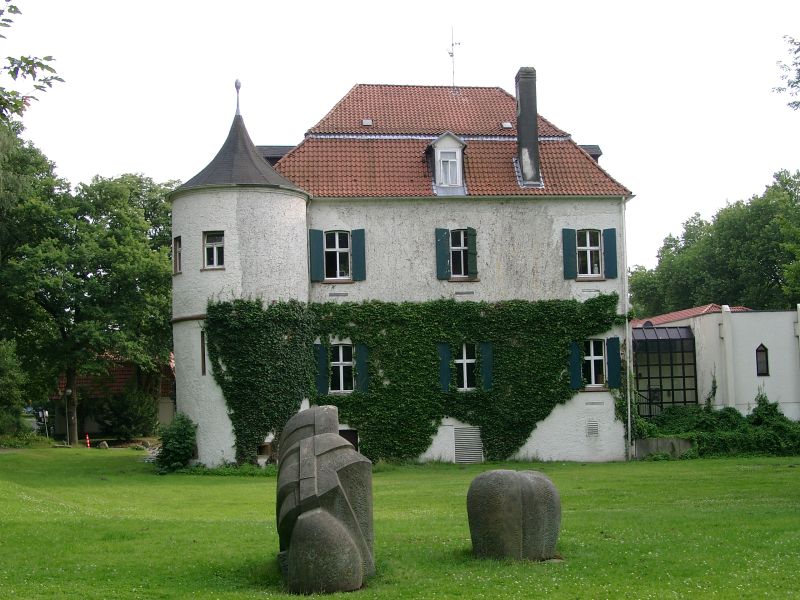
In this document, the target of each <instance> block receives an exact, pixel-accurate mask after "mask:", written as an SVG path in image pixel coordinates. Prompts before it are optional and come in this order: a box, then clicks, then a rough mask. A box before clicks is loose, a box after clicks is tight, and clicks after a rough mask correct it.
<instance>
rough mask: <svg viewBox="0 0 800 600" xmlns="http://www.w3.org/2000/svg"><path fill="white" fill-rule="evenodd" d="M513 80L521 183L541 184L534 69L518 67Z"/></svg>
mask: <svg viewBox="0 0 800 600" xmlns="http://www.w3.org/2000/svg"><path fill="white" fill-rule="evenodd" d="M514 81H515V82H516V88H517V160H519V170H520V174H521V176H522V185H531V186H533V185H541V182H542V174H541V171H540V168H539V123H538V120H537V112H536V69H534V68H533V67H522V68H520V70H519V71H517V76H516V78H515V80H514Z"/></svg>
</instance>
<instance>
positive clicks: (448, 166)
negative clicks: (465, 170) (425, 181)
mask: <svg viewBox="0 0 800 600" xmlns="http://www.w3.org/2000/svg"><path fill="white" fill-rule="evenodd" d="M436 163H437V171H438V173H437V180H436V183H437V185H442V186H460V185H461V152H460V151H459V150H438V151H437V161H436Z"/></svg>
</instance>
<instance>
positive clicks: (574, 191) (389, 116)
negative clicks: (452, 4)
mask: <svg viewBox="0 0 800 600" xmlns="http://www.w3.org/2000/svg"><path fill="white" fill-rule="evenodd" d="M362 119H372V122H373V125H372V126H364V125H362ZM504 121H506V122H509V123H511V124H512V128H511V129H503V128H502V126H501V123H502V122H504ZM538 123H539V138H540V141H539V148H540V156H541V169H542V177H543V180H544V187H543V188H533V187H528V188H523V187H521V186H520V184H519V182H518V178H517V173H516V169H515V165H514V159H515V157H516V154H517V152H516V133H517V131H516V100H515V99H514V97H513V96H511V95H510V94H508V93H507V92H505V91H504V90H502V89H500V88H472V87H470V88H455V91H454V88H452V87H443V86H438V87H425V86H398V85H356V86H354V87H353V89H351V90H350V92H348V94H347V95H346V96H345V97H344V98H342V100H340V101H339V103H338V104H337V105H336V106H335V107H334V108H333V109H332V110H331V111H330V112H329V113H328V114H327V115H326V116H325V117H324V118H323V119H322V120H321V121H320V122H319V123H317V125H315V126H314V127H312V128H311V130H309V132H308V133H307V134H306V138H305V140H304V141H303V142H302V143H301V144H300V145H299V146H297V147H296V148H295V149H294V150H292V151H291V152H289V153H288V154H287V155H286V156H284V157H283V158H282V159H281V160H280V161H279V162H278V163H277V165H276V170H277V171H278V172H279V173H281V174H282V175H283V176H285V177H287V178H289V179H291V180H292V181H293V182H294V183H295V184H296V185H297V186H298V187H300V188H302V189H303V190H305V191H307V192H309V193H310V194H312V196H317V197H338V198H346V197H373V198H374V197H431V196H433V195H434V193H433V185H432V179H433V177H432V173H431V172H430V165H429V163H428V160H427V158H426V154H425V150H426V148H427V147H428V146H429V145H430V143H431V142H432V141H433V140H434V139H435V138H437V137H438V136H440V135H441V134H442V133H444V132H446V131H449V132H451V133H454V134H456V135H458V136H460V137H462V138H464V141H465V142H466V148H465V150H464V179H465V184H466V189H467V194H468V195H469V196H528V195H533V196H616V197H619V196H629V195H630V191H628V189H627V188H625V187H624V186H623V185H621V184H619V183H618V182H616V181H615V180H614V179H613V178H611V177H610V176H609V175H608V174H607V173H606V172H605V171H604V170H603V169H602V168H601V167H600V166H599V165H598V164H597V163H596V162H595V161H594V160H592V159H591V157H590V156H589V155H588V154H586V152H584V151H583V150H581V149H580V148H579V147H578V146H577V144H575V143H574V142H573V141H572V140H571V139H570V138H569V134H567V133H565V132H564V131H562V130H561V129H558V128H557V127H555V126H554V125H552V124H551V123H550V122H549V121H547V120H546V119H544V118H542V117H541V116H539V117H538ZM548 138H550V139H548ZM552 138H555V139H552Z"/></svg>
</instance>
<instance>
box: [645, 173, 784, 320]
mask: <svg viewBox="0 0 800 600" xmlns="http://www.w3.org/2000/svg"><path fill="white" fill-rule="evenodd" d="M798 192H800V172H798V173H795V174H794V175H792V174H790V173H788V172H787V171H781V172H779V173H776V174H775V180H774V182H773V183H772V184H771V185H770V186H768V187H767V188H766V190H765V191H764V193H763V194H762V195H761V196H754V197H753V198H751V199H750V200H749V201H747V202H744V201H738V202H734V203H733V204H729V205H727V206H725V207H724V208H722V209H720V210H719V211H718V212H717V214H716V215H715V216H714V219H713V220H712V222H710V223H709V222H707V221H704V220H703V219H701V218H700V215H698V214H695V215H694V216H692V217H691V218H690V219H689V220H687V221H686V222H685V223H684V224H683V233H682V234H681V236H679V237H675V236H672V235H670V236H668V237H667V238H666V239H665V240H664V243H663V245H662V247H661V250H660V251H659V254H658V265H657V266H656V268H655V269H652V270H648V269H645V268H643V267H638V266H637V267H635V268H634V269H633V270H632V272H631V274H630V290H631V302H632V306H633V309H634V312H635V314H636V315H637V316H639V317H646V316H652V315H657V314H661V313H665V312H671V311H674V310H681V309H684V308H690V307H692V306H699V305H703V304H708V303H712V302H713V303H717V304H741V305H744V306H748V307H750V308H754V309H785V308H791V307H792V306H793V305H794V304H795V303H796V302H797V301H798V300H800V193H798Z"/></svg>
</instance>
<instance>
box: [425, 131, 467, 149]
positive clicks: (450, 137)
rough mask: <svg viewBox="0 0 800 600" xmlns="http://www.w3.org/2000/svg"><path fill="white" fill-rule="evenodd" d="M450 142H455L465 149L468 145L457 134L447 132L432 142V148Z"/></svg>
mask: <svg viewBox="0 0 800 600" xmlns="http://www.w3.org/2000/svg"><path fill="white" fill-rule="evenodd" d="M449 140H452V141H454V142H455V143H456V144H457V145H458V147H459V148H463V147H464V146H466V145H467V143H466V142H465V141H464V140H462V139H461V138H460V137H458V136H457V135H456V134H455V133H452V132H450V131H445V132H444V133H443V134H442V135H440V136H439V137H437V138H436V139H435V140H433V141H432V142H431V146H433V147H436V146H439V145H440V144H441V143H442V142H446V141H449Z"/></svg>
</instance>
